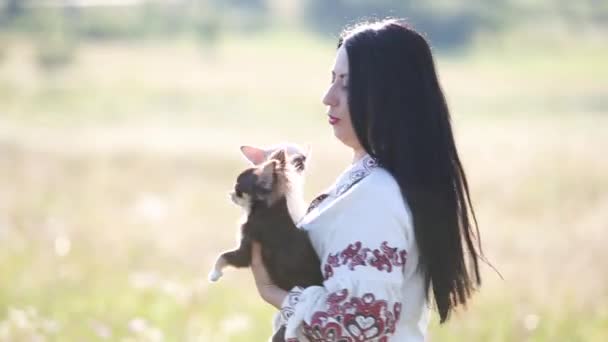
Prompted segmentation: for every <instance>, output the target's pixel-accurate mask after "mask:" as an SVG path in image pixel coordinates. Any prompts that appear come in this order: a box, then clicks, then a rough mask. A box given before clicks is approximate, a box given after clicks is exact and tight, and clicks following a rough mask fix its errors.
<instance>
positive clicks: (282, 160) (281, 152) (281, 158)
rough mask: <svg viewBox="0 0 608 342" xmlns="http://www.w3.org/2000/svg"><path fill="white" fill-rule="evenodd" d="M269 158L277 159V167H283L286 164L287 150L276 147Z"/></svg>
mask: <svg viewBox="0 0 608 342" xmlns="http://www.w3.org/2000/svg"><path fill="white" fill-rule="evenodd" d="M269 159H270V160H275V161H277V162H278V164H277V165H276V166H277V167H279V168H285V166H286V165H287V152H286V151H285V149H283V148H281V149H278V150H277V151H275V152H273V153H272V154H271V155H270V158H269Z"/></svg>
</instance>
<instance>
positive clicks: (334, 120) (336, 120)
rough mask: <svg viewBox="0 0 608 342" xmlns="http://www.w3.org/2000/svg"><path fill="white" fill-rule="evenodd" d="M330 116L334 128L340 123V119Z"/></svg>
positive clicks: (330, 122)
mask: <svg viewBox="0 0 608 342" xmlns="http://www.w3.org/2000/svg"><path fill="white" fill-rule="evenodd" d="M328 116H329V119H328V121H329V124H330V125H332V126H333V125H335V124H337V123H338V122H340V119H338V118H336V117H334V116H331V115H328Z"/></svg>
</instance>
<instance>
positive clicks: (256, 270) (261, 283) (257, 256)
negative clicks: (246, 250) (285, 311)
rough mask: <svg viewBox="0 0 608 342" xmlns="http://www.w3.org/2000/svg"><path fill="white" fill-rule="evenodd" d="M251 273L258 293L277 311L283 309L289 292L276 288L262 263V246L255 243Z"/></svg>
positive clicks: (252, 250) (252, 252) (252, 251)
mask: <svg viewBox="0 0 608 342" xmlns="http://www.w3.org/2000/svg"><path fill="white" fill-rule="evenodd" d="M251 271H252V273H253V278H254V279H255V286H256V287H257V289H258V293H259V294H260V296H261V297H262V299H264V300H265V301H266V302H268V303H269V304H270V305H272V306H274V307H275V308H277V309H281V304H282V303H283V301H284V300H285V297H287V294H288V292H287V291H285V290H283V289H281V288H279V287H278V286H276V285H275V284H274V283H273V282H272V280H271V279H270V276H269V275H268V272H267V271H266V267H264V263H263V262H262V246H261V245H260V243H259V242H256V241H254V242H253V245H252V248H251Z"/></svg>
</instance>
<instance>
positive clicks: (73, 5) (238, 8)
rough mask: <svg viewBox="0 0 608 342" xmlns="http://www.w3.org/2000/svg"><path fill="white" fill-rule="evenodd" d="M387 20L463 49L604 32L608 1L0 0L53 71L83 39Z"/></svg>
mask: <svg viewBox="0 0 608 342" xmlns="http://www.w3.org/2000/svg"><path fill="white" fill-rule="evenodd" d="M387 16H390V17H405V18H407V19H408V20H409V21H410V22H411V23H413V24H414V26H415V27H416V28H417V29H419V30H421V31H423V32H424V33H425V34H426V35H427V37H429V39H430V40H431V42H432V44H433V46H434V47H435V48H439V49H466V48H467V47H468V46H469V45H470V44H471V43H472V41H473V40H474V39H475V36H476V34H478V33H491V34H496V33H500V32H501V31H505V30H507V29H508V28H510V27H513V26H517V25H525V24H526V23H530V22H534V23H539V22H540V23H542V22H543V21H546V22H547V23H549V24H548V25H562V26H563V27H566V28H568V29H573V30H575V29H578V28H581V27H593V28H594V29H595V28H599V29H601V30H607V27H608V1H605V0H577V1H569V0H538V1H521V0H486V1H483V2H472V1H465V0H434V1H423V0H374V1H369V0H297V1H294V0H292V1H285V0H0V33H11V32H18V33H22V34H28V35H31V36H32V37H34V38H35V39H37V41H38V44H39V45H40V46H41V48H40V53H39V59H40V62H41V63H42V64H44V65H48V66H53V65H61V64H62V63H67V62H69V60H70V58H71V56H72V55H73V49H75V47H76V45H77V43H78V42H79V41H82V40H108V39H142V38H155V37H172V36H177V35H183V34H188V35H191V36H193V37H195V38H196V39H198V40H199V41H200V42H201V44H202V45H203V46H207V47H212V46H213V45H214V43H215V42H216V41H218V38H219V37H220V35H221V34H222V33H223V32H227V31H238V32H241V33H249V32H255V31H258V30H263V29H265V28H268V27H271V26H272V25H276V24H277V23H280V24H282V25H285V24H287V25H291V26H296V27H298V28H303V29H305V30H309V31H312V32H315V33H317V34H320V35H322V36H323V37H327V38H335V37H336V36H337V35H338V33H339V31H340V29H341V28H342V27H344V26H345V25H349V24H353V23H355V22H357V21H359V20H361V19H366V18H367V19H373V18H383V17H387ZM0 44H1V41H0ZM0 50H1V48H0Z"/></svg>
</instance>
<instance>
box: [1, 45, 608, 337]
mask: <svg viewBox="0 0 608 342" xmlns="http://www.w3.org/2000/svg"><path fill="white" fill-rule="evenodd" d="M4 42H6V43H7V45H6V46H8V48H6V49H5V51H4V58H3V60H2V62H1V63H0V279H1V281H0V341H38V340H48V341H106V340H110V341H161V340H165V341H262V340H264V339H265V338H266V337H267V336H268V335H269V333H270V319H271V316H272V313H273V309H272V308H271V307H269V306H268V305H266V304H265V303H263V301H262V300H261V299H259V298H258V296H257V294H256V292H255V289H254V285H253V282H252V280H251V276H250V274H249V272H248V271H231V272H228V274H227V275H226V277H225V278H224V279H223V280H222V281H221V282H220V283H218V284H209V283H207V281H206V274H207V272H208V270H209V265H210V263H211V262H212V260H213V259H214V258H215V256H216V255H217V253H219V252H220V251H222V250H224V249H227V248H230V247H232V246H233V245H234V244H235V235H236V231H237V220H238V218H239V215H240V212H239V210H238V209H237V208H236V207H235V206H234V205H232V204H231V203H229V201H228V199H227V192H228V190H229V189H230V188H231V186H232V184H233V181H234V177H235V176H236V174H237V173H238V172H239V171H240V170H241V169H242V168H243V167H244V166H245V163H244V161H243V160H242V158H241V157H240V156H239V154H238V149H237V147H238V146H239V145H240V144H243V143H251V144H270V143H275V142H278V141H286V140H289V141H295V142H300V143H310V144H311V145H312V149H313V156H312V161H311V166H310V169H309V173H308V180H307V184H306V196H307V198H308V199H310V198H312V197H313V196H314V195H315V193H317V192H319V191H321V190H322V189H323V188H324V187H326V186H327V185H329V184H330V182H331V181H332V180H333V179H334V177H336V176H337V175H338V173H339V172H340V171H341V170H342V169H343V168H344V167H345V166H346V165H347V163H348V160H349V157H350V156H349V152H348V150H346V149H345V148H343V147H342V146H341V145H340V144H339V143H338V142H336V141H335V140H334V138H333V136H332V133H331V130H330V127H329V126H328V125H327V124H326V120H325V118H324V108H323V106H322V105H321V103H320V98H321V95H322V92H323V91H324V89H325V86H326V85H327V83H328V82H329V68H330V67H331V63H332V61H333V56H334V48H333V46H334V43H333V42H324V41H317V40H314V39H312V38H310V37H308V36H302V35H299V34H296V33H294V34H289V33H282V34H278V33H273V34H270V35H262V36H252V37H248V38H247V39H244V38H239V37H227V38H226V39H225V40H223V41H221V42H220V44H219V45H218V46H216V47H215V49H214V50H209V49H205V48H201V47H199V46H196V45H194V44H192V43H191V42H190V41H188V40H177V41H171V42H168V41H145V42H135V43H105V44H96V45H93V44H82V45H81V46H80V48H79V52H78V55H77V56H76V60H75V62H74V64H72V65H70V66H68V67H67V68H66V69H64V70H58V71H52V72H49V71H44V70H41V69H39V68H37V67H36V65H35V63H34V62H33V61H34V54H35V50H34V48H33V46H32V45H31V44H30V43H28V42H27V41H25V40H23V39H19V38H15V37H13V38H10V39H9V38H6V39H5V40H4ZM438 57H439V58H438V68H439V72H440V75H441V78H442V82H443V86H444V89H445V91H446V94H447V95H448V99H449V102H450V105H451V108H452V112H453V121H454V127H455V131H456V138H457V142H458V145H459V148H460V151H461V154H462V158H463V159H464V163H465V167H466V169H467V172H468V175H469V181H470V183H471V186H472V192H473V193H472V195H473V200H474V203H475V205H476V209H477V213H478V218H479V222H480V229H481V234H482V238H483V242H484V250H485V252H486V256H487V257H488V259H489V260H490V261H491V262H492V264H493V265H494V266H495V267H497V268H498V269H499V270H500V272H501V273H502V275H503V276H504V279H501V278H500V277H499V276H498V275H497V274H496V273H494V272H493V271H492V269H491V268H490V267H487V266H484V268H483V275H484V286H483V287H482V289H481V290H480V292H479V293H478V294H477V295H476V297H475V299H474V300H473V302H472V304H471V306H470V307H469V308H468V309H467V310H466V311H463V312H460V313H458V314H457V315H455V316H454V317H453V319H452V320H451V321H450V322H449V323H448V324H447V325H445V326H441V327H440V326H438V324H437V322H436V320H435V321H434V322H433V324H432V327H431V332H430V340H431V341H484V342H486V341H591V342H595V341H598V342H599V341H605V340H606V339H607V338H608V254H607V252H606V247H605V246H606V245H607V244H608V234H607V233H606V228H608V226H607V222H608V158H607V157H606V150H607V149H608V116H607V114H608V100H607V99H608V81H607V80H608V63H607V62H606V61H607V60H608V50H607V49H606V48H605V47H604V48H600V47H596V46H585V47H576V48H560V49H555V50H544V51H534V52H525V53H523V52H521V51H513V50H506V51H503V50H499V49H497V48H492V47H484V49H479V50H477V51H476V52H474V53H471V54H468V55H464V56H448V55H445V56H444V55H441V54H439V55H438ZM37 338H38V339H37Z"/></svg>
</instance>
